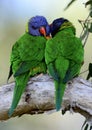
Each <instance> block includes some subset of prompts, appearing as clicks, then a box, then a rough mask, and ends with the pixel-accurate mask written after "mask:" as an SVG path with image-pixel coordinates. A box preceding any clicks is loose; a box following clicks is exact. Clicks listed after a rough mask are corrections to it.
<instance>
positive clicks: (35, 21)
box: [8, 16, 50, 116]
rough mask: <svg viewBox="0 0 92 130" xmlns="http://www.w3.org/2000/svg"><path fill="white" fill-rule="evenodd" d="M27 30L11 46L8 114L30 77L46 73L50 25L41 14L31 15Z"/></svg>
mask: <svg viewBox="0 0 92 130" xmlns="http://www.w3.org/2000/svg"><path fill="white" fill-rule="evenodd" d="M27 25H28V27H27V29H26V30H27V31H26V32H25V34H24V35H23V36H21V38H20V39H19V40H18V41H16V43H15V44H14V45H13V47H12V52H11V57H10V62H11V66H10V73H9V76H8V79H9V78H10V77H11V75H12V74H13V76H14V79H15V88H14V93H13V100H12V104H11V107H10V109H9V112H8V115H9V116H11V115H12V114H13V112H14V110H15V108H16V107H17V105H18V103H19V100H20V98H21V96H22V94H23V92H24V90H25V88H26V85H27V82H28V80H29V78H30V77H32V76H34V75H36V74H38V73H46V70H47V68H46V64H45V45H46V40H47V39H48V38H49V34H50V27H49V25H48V22H47V20H46V19H45V17H43V16H35V17H32V18H31V19H30V20H29V21H28V24H27Z"/></svg>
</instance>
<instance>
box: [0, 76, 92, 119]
mask: <svg viewBox="0 0 92 130" xmlns="http://www.w3.org/2000/svg"><path fill="white" fill-rule="evenodd" d="M13 89H14V83H10V84H7V85H3V86H1V87H0V121H2V120H7V119H9V117H8V114H7V113H8V110H9V108H10V105H11V101H12V95H13ZM54 91H55V89H54V82H53V80H52V79H51V77H49V76H48V75H39V76H35V77H34V78H31V79H30V81H29V82H28V85H27V88H26V90H25V92H24V94H23V95H22V98H21V100H20V102H19V105H18V107H17V108H16V110H15V112H14V114H13V115H12V117H15V116H21V115H23V114H39V113H44V112H47V111H48V112H49V111H50V110H55V102H54V99H55V97H54ZM68 110H73V111H74V112H78V113H80V114H82V115H83V116H85V117H86V118H88V117H92V83H90V82H88V81H86V80H84V79H82V78H80V77H78V78H75V79H73V80H72V81H71V82H69V83H68V84H67V86H66V90H65V95H64V98H63V103H62V113H63V114H64V113H65V112H66V111H68Z"/></svg>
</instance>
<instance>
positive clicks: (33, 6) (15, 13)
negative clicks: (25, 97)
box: [0, 0, 92, 130]
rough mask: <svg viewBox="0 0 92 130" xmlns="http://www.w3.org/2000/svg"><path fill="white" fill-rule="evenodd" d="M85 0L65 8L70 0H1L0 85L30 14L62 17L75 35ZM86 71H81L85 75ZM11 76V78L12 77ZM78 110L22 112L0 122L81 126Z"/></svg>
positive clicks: (4, 126) (41, 127)
mask: <svg viewBox="0 0 92 130" xmlns="http://www.w3.org/2000/svg"><path fill="white" fill-rule="evenodd" d="M86 1H87V0H81V2H80V1H79V0H77V1H76V2H75V3H74V4H73V5H72V6H71V7H70V8H69V9H68V10H66V11H64V8H65V7H66V6H67V4H68V3H69V2H70V0H65V1H63V2H62V0H56V1H53V0H33V1H32V0H15V1H14V0H0V61H1V62H0V86H2V85H3V84H6V80H7V76H8V72H9V65H10V60H9V58H10V53H11V48H12V45H13V44H14V43H15V41H16V40H17V39H18V38H19V37H20V36H21V35H22V34H23V33H24V32H25V25H26V22H27V21H28V19H29V18H31V17H32V16H35V15H43V16H45V17H46V18H47V20H48V22H49V23H51V22H52V21H53V20H54V19H55V18H59V17H65V18H67V19H69V20H70V21H71V22H72V23H73V24H74V25H75V27H76V30H77V36H80V33H81V30H82V28H81V25H80V24H79V22H78V19H81V20H83V19H86V17H87V16H88V9H87V8H85V6H84V4H83V3H85V2H86ZM91 41H92V37H91V36H90V37H89V39H88V42H87V44H86V46H85V63H84V65H83V67H82V70H81V71H85V70H86V69H87V67H88V64H89V62H91V59H92V55H91V54H92V44H91ZM86 75H87V73H85V74H84V75H81V76H82V77H83V78H85V77H86ZM12 80H13V78H12ZM84 120H85V119H84V117H83V116H81V115H80V114H70V113H69V112H67V113H66V114H65V115H64V116H62V115H61V112H56V113H53V114H50V115H47V114H41V115H32V116H30V115H24V116H22V117H20V118H12V119H10V120H8V121H6V122H1V123H0V130H8V129H9V130H12V129H13V130H16V129H17V130H20V129H22V130H29V129H32V130H47V129H48V130H51V129H53V130H61V129H62V130H80V129H81V126H82V124H83V122H84Z"/></svg>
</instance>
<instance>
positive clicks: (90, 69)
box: [86, 63, 92, 80]
mask: <svg viewBox="0 0 92 130" xmlns="http://www.w3.org/2000/svg"><path fill="white" fill-rule="evenodd" d="M88 71H89V73H88V75H87V78H86V79H87V80H89V79H90V78H91V77H92V63H89V67H88Z"/></svg>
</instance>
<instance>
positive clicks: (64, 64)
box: [45, 18, 84, 111]
mask: <svg viewBox="0 0 92 130" xmlns="http://www.w3.org/2000/svg"><path fill="white" fill-rule="evenodd" d="M50 28H51V34H52V38H51V39H49V40H48V41H47V43H46V49H45V61H46V64H47V67H48V72H49V74H50V75H51V76H52V77H53V79H54V82H55V96H56V97H55V100H56V110H57V111H58V110H60V108H61V103H62V98H63V95H64V91H65V87H66V83H67V82H68V81H69V80H72V79H73V78H74V77H75V76H77V75H78V74H79V72H80V69H81V66H82V64H83V61H84V49H83V46H82V42H81V40H80V39H79V38H77V37H76V36H75V27H74V26H73V24H72V23H71V22H69V21H68V20H67V19H64V18H58V19H55V20H54V21H53V22H52V24H51V25H50Z"/></svg>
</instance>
